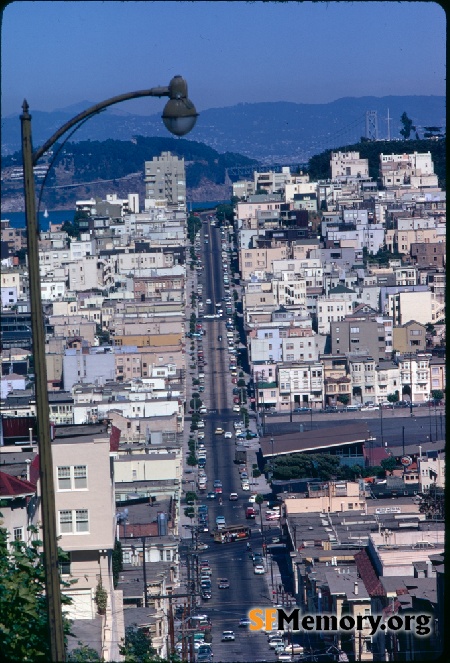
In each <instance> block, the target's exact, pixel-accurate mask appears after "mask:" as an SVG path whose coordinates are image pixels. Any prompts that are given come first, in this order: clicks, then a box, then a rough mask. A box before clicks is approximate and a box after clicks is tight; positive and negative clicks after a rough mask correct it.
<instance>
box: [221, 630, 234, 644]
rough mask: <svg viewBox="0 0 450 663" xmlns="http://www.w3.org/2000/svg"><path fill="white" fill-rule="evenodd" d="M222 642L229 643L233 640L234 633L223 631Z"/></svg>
mask: <svg viewBox="0 0 450 663" xmlns="http://www.w3.org/2000/svg"><path fill="white" fill-rule="evenodd" d="M221 640H222V642H231V641H234V640H235V637H234V631H223V632H222V638H221Z"/></svg>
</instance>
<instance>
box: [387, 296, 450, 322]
mask: <svg viewBox="0 0 450 663" xmlns="http://www.w3.org/2000/svg"><path fill="white" fill-rule="evenodd" d="M385 308H386V310H385V313H386V315H388V316H389V317H390V318H392V319H393V322H394V325H397V326H400V325H404V324H405V323H406V322H410V321H411V320H415V321H416V322H419V323H421V324H422V325H426V324H427V323H429V322H430V323H432V324H434V323H436V322H438V321H439V320H440V319H441V318H443V317H444V311H445V306H444V304H443V303H441V302H439V301H438V300H437V299H436V296H435V295H434V294H433V293H432V292H431V291H430V290H424V291H415V292H398V293H389V294H388V295H387V297H386V303H385Z"/></svg>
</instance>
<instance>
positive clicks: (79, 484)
mask: <svg viewBox="0 0 450 663" xmlns="http://www.w3.org/2000/svg"><path fill="white" fill-rule="evenodd" d="M86 488H87V466H86V465H62V466H60V467H58V490H84V489H86Z"/></svg>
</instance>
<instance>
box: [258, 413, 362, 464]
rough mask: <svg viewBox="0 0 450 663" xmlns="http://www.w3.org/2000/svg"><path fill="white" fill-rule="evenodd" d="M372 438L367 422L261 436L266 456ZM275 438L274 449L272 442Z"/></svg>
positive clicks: (262, 447)
mask: <svg viewBox="0 0 450 663" xmlns="http://www.w3.org/2000/svg"><path fill="white" fill-rule="evenodd" d="M369 438H370V431H369V429H368V428H367V424H366V422H363V421H361V422H357V423H353V424H342V425H338V426H333V427H332V428H320V429H319V430H312V431H306V432H304V433H299V432H294V433H284V434H282V435H277V436H274V437H273V438H272V437H271V436H268V435H266V436H265V437H263V438H261V440H260V444H261V451H262V454H263V456H264V458H267V457H269V456H272V455H273V456H281V455H284V454H290V453H296V452H301V451H317V452H319V451H320V449H328V448H330V447H340V446H342V445H348V444H356V443H358V442H364V441H366V440H368V439H369ZM272 439H273V441H274V442H273V449H272V442H271V440H272Z"/></svg>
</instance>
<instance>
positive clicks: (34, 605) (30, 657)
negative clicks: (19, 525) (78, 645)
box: [0, 527, 73, 663]
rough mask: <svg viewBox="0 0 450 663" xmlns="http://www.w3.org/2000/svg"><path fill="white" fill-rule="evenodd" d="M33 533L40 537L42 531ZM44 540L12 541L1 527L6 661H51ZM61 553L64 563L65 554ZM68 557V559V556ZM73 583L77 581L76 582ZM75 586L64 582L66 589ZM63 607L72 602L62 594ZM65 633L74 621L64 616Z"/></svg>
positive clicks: (1, 639) (0, 627) (0, 598)
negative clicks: (71, 621)
mask: <svg viewBox="0 0 450 663" xmlns="http://www.w3.org/2000/svg"><path fill="white" fill-rule="evenodd" d="M29 531H30V532H31V533H32V534H34V535H37V533H38V530H37V529H36V528H35V527H30V528H29ZM41 547H42V541H39V540H35V541H31V543H30V545H27V544H26V543H25V542H24V541H10V542H9V550H8V532H7V530H6V529H5V528H3V527H0V578H1V580H0V605H1V606H2V608H1V611H0V651H1V654H2V658H3V660H4V661H11V662H15V661H17V662H18V663H19V662H20V663H47V661H50V660H51V655H50V642H49V630H48V618H47V602H46V597H45V568H44V563H43V553H42V552H40V549H41ZM59 552H60V560H61V561H62V559H63V557H64V553H63V552H62V551H59ZM66 557H67V556H66ZM72 582H73V581H72ZM70 584H72V583H65V582H61V586H62V587H68V586H70ZM61 601H62V604H63V605H68V604H70V603H71V601H72V599H71V598H70V597H68V596H66V595H64V594H61ZM63 625H64V632H65V635H66V636H67V635H68V634H69V633H70V622H69V620H68V619H67V618H65V617H63Z"/></svg>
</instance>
